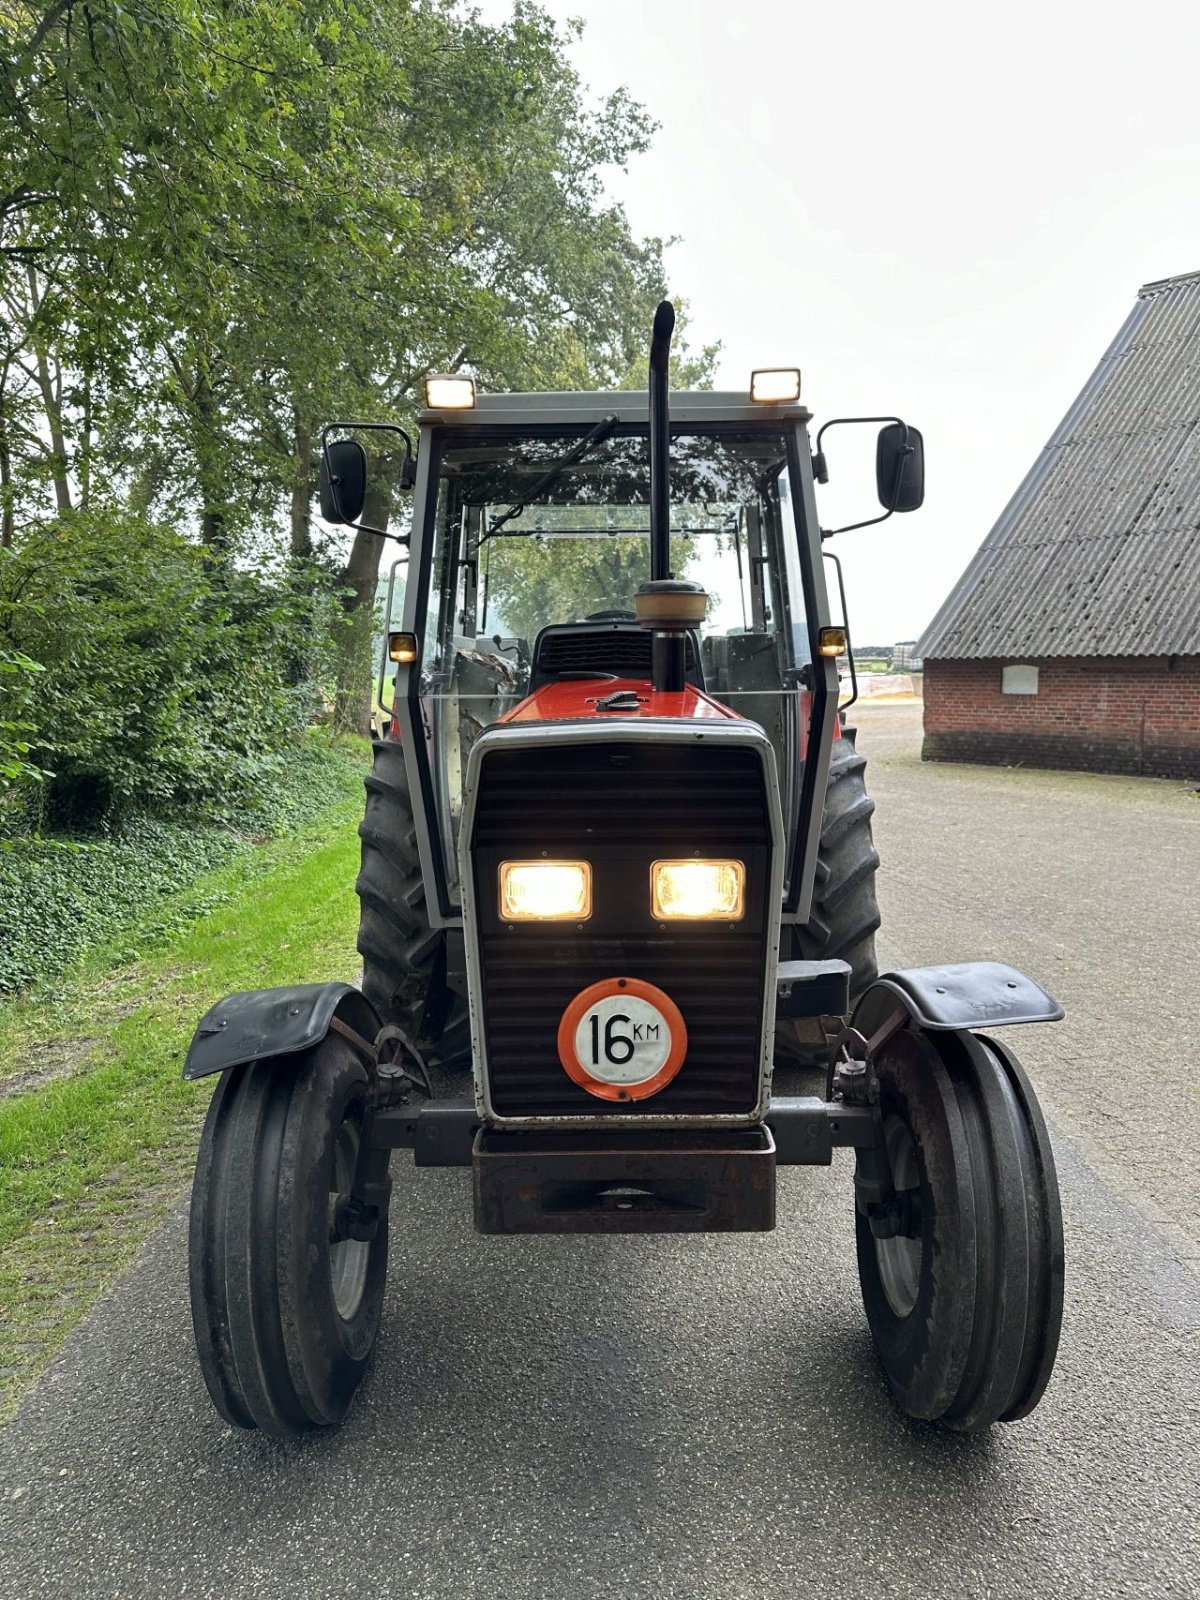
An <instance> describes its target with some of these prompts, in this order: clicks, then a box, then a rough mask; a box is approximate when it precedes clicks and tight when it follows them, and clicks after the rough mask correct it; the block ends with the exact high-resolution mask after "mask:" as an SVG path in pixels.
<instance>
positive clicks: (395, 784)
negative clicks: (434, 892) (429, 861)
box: [355, 739, 471, 1069]
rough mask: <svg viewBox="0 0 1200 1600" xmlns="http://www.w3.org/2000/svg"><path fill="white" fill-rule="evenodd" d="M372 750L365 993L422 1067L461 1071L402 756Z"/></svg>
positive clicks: (363, 918) (361, 881)
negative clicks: (409, 1043)
mask: <svg viewBox="0 0 1200 1600" xmlns="http://www.w3.org/2000/svg"><path fill="white" fill-rule="evenodd" d="M373 749H374V766H373V768H372V771H371V772H370V774H369V775H368V777H367V779H366V788H367V807H366V814H365V816H364V817H363V821H362V825H361V827H360V828H359V830H358V832H359V837H360V838H361V839H362V867H361V869H360V871H359V874H358V882H357V883H356V884H355V888H356V890H357V892H358V899H359V924H358V950H359V954H360V955H361V956H362V958H363V984H362V987H363V993H364V994H365V995H366V997H367V999H368V1000H369V1001H370V1002H371V1004H372V1005H373V1006H374V1007H375V1009H376V1011H378V1013H379V1015H380V1016H381V1017H382V1018H383V1020H384V1022H387V1023H394V1024H396V1025H397V1026H399V1027H401V1028H403V1029H404V1031H405V1032H406V1033H407V1034H408V1036H409V1038H410V1039H412V1040H413V1042H414V1043H415V1044H416V1045H417V1046H418V1048H419V1049H420V1050H421V1051H422V1052H423V1054H424V1055H425V1057H426V1059H427V1060H429V1061H430V1062H432V1063H434V1064H436V1065H439V1066H442V1067H446V1068H450V1069H453V1068H456V1067H463V1066H467V1065H469V1064H470V1060H471V1030H470V1023H469V1020H468V1014H467V1003H466V1000H465V999H464V998H463V996H462V995H459V994H455V993H454V991H453V990H452V989H451V988H450V987H449V986H448V984H447V982H446V939H445V935H444V934H443V933H442V932H441V931H440V930H439V929H436V928H431V927H430V925H429V913H428V910H427V908H426V900H425V884H424V881H423V880H422V877H421V861H420V856H419V854H418V851H417V834H416V828H415V826H414V825H413V808H412V801H411V798H410V796H409V790H408V779H407V778H406V776H405V772H404V749H403V746H402V745H401V744H400V741H399V740H398V739H377V740H375V741H374V743H373Z"/></svg>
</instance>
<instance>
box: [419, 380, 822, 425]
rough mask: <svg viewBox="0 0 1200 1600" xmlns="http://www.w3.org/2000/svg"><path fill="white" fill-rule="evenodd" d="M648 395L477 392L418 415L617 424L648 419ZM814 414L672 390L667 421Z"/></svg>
mask: <svg viewBox="0 0 1200 1600" xmlns="http://www.w3.org/2000/svg"><path fill="white" fill-rule="evenodd" d="M649 415H650V397H649V394H648V393H647V391H646V390H645V389H625V390H620V389H612V390H594V389H593V390H570V389H552V390H548V391H545V392H543V393H538V394H480V395H477V396H476V400H475V404H474V405H473V406H472V407H470V408H469V409H466V410H453V411H433V410H423V411H421V412H419V413H418V416H417V420H418V422H421V423H445V424H446V425H447V426H448V427H470V426H472V425H473V424H474V425H476V426H478V425H479V424H481V423H482V424H485V425H487V424H492V423H506V424H525V425H530V424H532V425H534V426H536V425H539V424H540V425H545V424H548V423H556V422H557V423H567V424H572V423H582V424H584V425H586V424H588V423H594V422H600V421H602V420H603V418H605V417H611V416H616V417H617V418H618V420H619V421H621V422H648V421H649ZM811 416H812V413H811V412H810V411H809V410H808V409H807V408H806V407H805V406H802V405H760V404H757V403H756V402H755V401H753V400H751V399H750V396H749V395H748V394H747V393H746V391H745V390H732V391H715V390H711V389H676V390H672V392H671V421H672V422H673V423H677V422H693V423H702V422H749V423H754V422H764V421H766V420H768V419H775V420H778V419H780V418H784V419H786V420H788V421H791V422H807V421H808V420H809V419H810V417H811Z"/></svg>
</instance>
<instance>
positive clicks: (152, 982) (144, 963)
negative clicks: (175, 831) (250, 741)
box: [0, 784, 361, 1419]
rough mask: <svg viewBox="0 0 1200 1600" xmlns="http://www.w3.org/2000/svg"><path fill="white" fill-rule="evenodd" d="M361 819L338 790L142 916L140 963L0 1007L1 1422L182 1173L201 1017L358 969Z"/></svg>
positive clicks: (190, 1138) (199, 1115)
mask: <svg viewBox="0 0 1200 1600" xmlns="http://www.w3.org/2000/svg"><path fill="white" fill-rule="evenodd" d="M355 789H356V790H357V784H356V785H355ZM360 815H361V804H360V801H359V798H358V793H357V792H355V793H354V794H353V795H352V796H351V795H350V794H349V793H347V792H345V791H343V792H342V793H340V794H339V795H338V798H337V800H336V801H335V803H334V804H333V805H331V806H330V807H329V808H328V809H327V810H326V811H325V812H324V813H323V814H321V815H320V816H318V817H317V818H314V819H312V820H310V821H309V822H308V823H307V824H305V825H304V826H302V827H301V828H300V829H299V830H298V831H297V832H295V833H293V834H291V835H289V836H287V837H285V838H282V839H278V840H274V841H272V842H270V843H268V844H265V845H263V846H261V847H260V848H259V849H258V850H256V851H255V852H254V853H253V854H252V855H249V856H246V857H242V858H241V859H239V860H237V861H236V862H233V863H231V864H230V865H228V866H226V867H223V868H221V869H220V870H218V871H216V872H213V873H210V874H208V875H207V876H206V877H204V878H203V879H201V880H199V881H198V882H197V883H196V884H194V885H193V886H192V888H191V889H189V890H188V891H187V892H186V893H185V894H182V895H179V896H177V897H175V899H174V900H173V901H171V902H169V903H168V905H167V907H166V914H165V915H164V908H162V907H159V908H158V909H156V911H155V913H154V917H155V919H156V923H157V925H158V926H159V927H161V928H166V929H169V930H170V931H169V933H168V936H167V937H166V938H165V939H164V938H161V937H160V939H159V942H158V943H157V945H156V947H155V948H154V950H153V952H152V953H150V954H148V955H146V956H144V957H143V958H142V959H141V960H138V961H136V962H134V963H131V964H126V965H124V966H118V967H116V968H115V969H114V968H113V965H112V957H113V952H112V950H111V949H108V950H106V949H98V950H96V951H94V952H93V953H92V954H91V956H90V957H89V958H87V959H86V960H85V961H84V962H83V963H82V964H81V966H80V967H79V968H78V969H77V970H76V971H75V972H74V973H72V974H71V975H70V976H69V977H68V978H67V979H65V980H64V981H63V983H62V985H61V989H60V991H59V994H58V997H57V998H55V999H54V1000H47V999H46V998H45V997H44V996H43V997H38V998H36V999H35V998H26V999H24V1000H15V1001H11V1002H9V1003H7V1004H4V1005H0V1090H3V1089H6V1088H7V1089H8V1090H10V1091H13V1090H16V1091H18V1092H15V1093H14V1092H10V1093H9V1094H7V1095H5V1096H4V1098H0V1419H5V1418H7V1416H9V1415H11V1413H12V1411H13V1410H14V1409H15V1406H16V1403H17V1401H18V1400H19V1398H20V1395H21V1393H22V1392H23V1391H24V1389H25V1388H26V1387H27V1385H28V1383H29V1382H30V1381H31V1380H32V1379H33V1378H34V1377H35V1376H36V1374H37V1373H38V1372H39V1371H41V1369H42V1368H43V1367H44V1366H45V1364H46V1362H47V1361H49V1360H50V1358H51V1357H52V1356H53V1355H54V1354H55V1353H56V1351H57V1350H58V1349H59V1348H60V1347H61V1346H62V1344H63V1342H64V1341H65V1339H66V1337H67V1335H68V1334H69V1333H70V1331H71V1329H72V1328H73V1327H74V1326H75V1324H76V1323H77V1322H78V1321H79V1320H80V1318H81V1317H83V1316H84V1315H85V1313H86V1312H87V1311H88V1310H89V1309H90V1307H91V1306H92V1305H93V1304H94V1303H95V1301H96V1300H97V1299H98V1298H99V1296H100V1295H102V1294H103V1293H104V1291H105V1290H106V1289H107V1288H108V1287H109V1286H110V1284H111V1283H112V1281H113V1280H114V1278H115V1277H116V1276H117V1275H118V1274H119V1273H120V1272H121V1270H122V1269H123V1267H124V1266H125V1265H126V1264H127V1263H128V1261H129V1260H130V1258H131V1257H132V1256H133V1255H134V1253H135V1252H136V1250H137V1248H138V1246H139V1245H140V1244H141V1242H142V1240H143V1239H144V1238H145V1237H146V1235H147V1233H148V1232H149V1231H150V1230H151V1228H153V1226H154V1225H155V1223H156V1222H157V1221H158V1220H159V1219H160V1218H161V1216H162V1215H163V1214H164V1212H165V1211H166V1210H167V1209H168V1208H169V1206H170V1205H171V1204H172V1202H173V1201H174V1200H175V1199H176V1198H177V1196H178V1195H179V1194H180V1193H181V1192H182V1190H183V1188H184V1187H185V1185H186V1183H187V1181H188V1179H189V1177H190V1175H191V1170H192V1164H193V1162H194V1159H195V1149H196V1140H197V1138H198V1135H199V1129H200V1124H201V1122H202V1120H203V1116H204V1111H205V1108H206V1106H207V1103H208V1098H209V1093H210V1090H211V1084H207V1083H199V1084H185V1083H183V1081H182V1080H181V1078H180V1076H179V1074H180V1068H181V1064H182V1060H183V1055H184V1052H185V1050H186V1048H187V1045H188V1042H189V1040H190V1038H191V1035H192V1031H193V1029H194V1028H195V1025H196V1023H197V1021H198V1020H199V1018H200V1016H201V1015H202V1013H203V1012H204V1011H205V1010H206V1009H207V1008H208V1006H210V1005H211V1004H212V1003H213V1001H214V1000H217V999H219V998H220V997H221V996H222V995H225V994H229V993H231V992H232V991H234V990H238V989H253V988H258V987H268V986H270V985H273V984H285V983H300V982H313V981H317V980H319V979H326V978H328V979H350V978H352V977H353V976H354V975H355V973H356V972H357V971H358V967H359V962H358V958H357V956H356V954H355V949H354V936H355V929H356V924H357V905H356V901H355V897H354V877H355V873H356V871H357V867H358V838H357V832H356V827H357V823H358V820H359V817H360ZM197 912H200V913H203V915H201V916H200V918H199V920H195V916H196V913H197ZM189 918H190V919H192V920H189ZM18 1074H19V1075H20V1076H17V1075H18Z"/></svg>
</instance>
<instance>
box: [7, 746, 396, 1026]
mask: <svg viewBox="0 0 1200 1600" xmlns="http://www.w3.org/2000/svg"><path fill="white" fill-rule="evenodd" d="M274 762H275V766H274V769H273V772H272V777H273V779H274V783H273V786H264V787H263V788H262V790H261V791H260V792H259V793H258V794H257V795H256V796H255V802H254V804H253V805H251V806H250V807H248V808H247V809H246V810H245V811H244V812H243V813H241V814H239V815H237V816H235V817H234V818H233V819H232V820H233V822H234V823H235V824H236V827H229V826H223V825H217V824H213V823H201V824H199V825H197V824H195V823H190V824H189V823H184V822H172V821H170V820H167V819H165V818H160V817H150V816H137V815H130V816H125V817H123V818H121V819H119V820H118V821H116V822H115V823H114V824H113V826H112V827H111V828H110V830H109V832H108V833H107V835H106V836H105V837H103V838H97V837H96V836H95V835H94V834H91V835H88V834H83V835H74V836H72V835H69V834H62V835H59V836H58V837H56V838H55V839H52V840H37V841H32V840H26V841H24V842H22V843H18V844H14V845H12V846H11V847H10V848H9V849H7V850H4V851H0V929H3V931H4V937H3V938H2V939H0V995H3V994H6V993H13V992H15V991H19V990H21V989H24V988H26V987H28V986H29V985H32V984H42V983H45V982H47V981H48V980H50V979H52V978H54V977H55V976H56V975H57V974H59V973H62V972H63V971H65V970H66V969H67V968H69V967H71V966H72V965H73V964H74V963H75V962H76V961H77V960H78V958H79V957H80V955H81V954H82V953H83V952H84V951H85V950H87V949H88V948H89V947H91V946H95V945H97V944H104V945H106V946H111V949H110V952H109V953H110V954H111V955H112V957H113V959H115V960H125V959H132V958H133V957H134V956H135V955H137V954H139V953H140V952H141V951H142V950H144V949H145V948H147V947H148V946H150V945H153V944H155V943H157V942H159V941H160V940H161V939H162V938H165V937H167V936H169V935H170V934H171V933H172V932H174V931H175V929H176V928H177V927H178V926H179V925H181V924H182V923H183V922H185V921H187V920H189V919H190V918H191V917H194V916H198V915H201V914H202V913H204V912H205V911H208V910H210V909H211V908H212V904H213V902H212V900H211V898H210V899H208V900H204V899H202V898H201V897H199V896H198V895H197V894H196V893H195V892H193V894H192V895H191V896H189V897H188V900H187V903H186V904H184V905H180V904H177V903H176V902H175V901H173V900H171V899H170V898H169V897H171V896H174V895H177V893H178V891H179V890H181V889H186V888H187V887H188V886H189V885H191V884H192V883H194V882H195V880H196V878H198V877H199V876H200V875H201V874H203V873H205V872H207V871H209V870H210V869H211V868H213V867H218V866H221V865H223V864H225V863H226V862H228V861H230V860H232V859H234V858H236V857H239V856H244V855H245V854H246V853H247V852H249V851H250V849H251V848H252V844H253V841H254V840H255V839H257V838H260V837H262V836H263V835H272V836H273V835H278V834H283V833H287V832H289V831H291V830H293V829H295V828H297V827H300V826H302V825H303V824H305V823H306V822H308V821H309V820H310V819H311V818H312V817H314V816H317V815H319V814H320V813H321V812H323V811H325V810H326V809H327V808H328V807H329V806H330V805H331V804H335V803H337V802H339V801H343V800H346V799H350V798H356V797H357V795H358V793H359V792H360V786H361V783H362V769H363V767H364V765H365V762H364V757H363V752H362V749H361V746H360V747H357V748H354V747H347V748H342V747H333V746H331V745H330V743H329V742H328V740H327V739H326V738H325V737H324V736H322V735H320V734H316V735H314V736H313V737H311V738H310V739H309V740H308V741H307V742H305V743H303V744H301V745H299V746H297V747H296V748H294V749H292V750H289V751H287V752H285V753H283V754H281V755H279V756H277V757H275V758H274ZM347 887H349V885H347Z"/></svg>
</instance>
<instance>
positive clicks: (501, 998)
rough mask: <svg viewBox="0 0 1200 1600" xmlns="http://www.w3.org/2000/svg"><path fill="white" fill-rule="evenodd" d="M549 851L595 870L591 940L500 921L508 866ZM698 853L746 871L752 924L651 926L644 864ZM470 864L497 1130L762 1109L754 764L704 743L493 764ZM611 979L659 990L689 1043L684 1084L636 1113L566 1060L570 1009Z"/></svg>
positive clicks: (764, 861) (762, 841)
mask: <svg viewBox="0 0 1200 1600" xmlns="http://www.w3.org/2000/svg"><path fill="white" fill-rule="evenodd" d="M542 851H546V853H547V854H548V855H550V856H551V857H554V856H557V855H561V856H564V857H568V858H580V857H582V858H584V859H587V860H589V861H591V863H592V870H593V883H594V905H593V915H592V917H591V919H590V920H589V921H588V922H586V923H584V924H583V926H582V928H577V927H575V926H570V927H565V926H561V925H560V926H557V927H554V926H516V927H512V928H509V927H507V926H506V925H504V924H502V923H501V922H500V921H499V919H498V916H497V903H496V902H497V892H496V891H497V878H498V872H499V864H500V862H501V861H502V860H505V859H508V858H510V857H513V856H522V855H525V854H533V855H538V854H540V853H541V852H542ZM696 852H699V853H700V854H703V855H724V856H736V857H737V858H738V859H741V860H743V861H745V863H746V867H747V908H746V915H745V917H744V918H743V919H742V920H741V921H740V922H738V923H736V924H734V925H733V926H732V927H730V926H729V925H728V924H725V923H693V924H688V925H680V926H679V927H678V928H677V929H672V930H671V931H670V932H669V933H668V932H664V931H663V930H662V929H661V928H660V927H659V926H658V924H657V923H655V922H654V920H653V919H652V917H651V915H650V865H651V863H652V862H653V861H654V860H656V859H658V858H659V857H662V856H688V855H691V854H693V853H696ZM474 859H475V876H476V903H477V906H478V916H479V933H480V956H481V966H482V1015H483V1024H484V1028H485V1031H486V1046H487V1064H488V1075H489V1079H490V1084H491V1094H492V1103H493V1106H494V1107H495V1109H496V1111H497V1112H498V1113H499V1114H500V1115H502V1116H571V1115H576V1116H581V1117H592V1116H596V1115H597V1114H600V1113H603V1114H605V1115H619V1116H632V1117H635V1118H636V1117H637V1116H638V1115H639V1114H642V1115H645V1114H655V1115H664V1114H675V1115H684V1114H687V1115H703V1114H713V1113H718V1112H725V1113H737V1112H748V1111H750V1110H751V1109H752V1108H753V1106H754V1103H755V1100H756V1099H757V1094H758V1083H759V1072H760V1064H761V1028H762V1010H763V975H764V966H765V960H766V928H767V924H768V920H769V919H768V915H767V911H768V908H767V893H768V884H769V880H770V870H769V869H770V836H769V829H768V823H767V808H766V794H765V789H764V778H763V771H762V765H761V762H760V761H759V759H758V756H757V754H756V752H755V751H754V750H752V749H748V748H728V747H727V748H723V749H719V748H717V747H715V746H714V745H712V744H709V745H701V744H700V743H699V741H696V742H694V743H689V744H686V745H682V744H679V743H672V744H671V745H669V746H668V745H666V744H663V745H651V744H642V743H614V744H612V745H609V744H604V745H588V746H582V745H581V746H564V745H556V746H540V747H532V748H531V747H528V746H526V747H524V748H521V749H517V748H514V749H512V750H493V751H491V752H489V754H488V755H487V756H486V758H485V759H484V761H483V764H482V767H481V770H480V778H479V793H478V801H477V809H476V825H475V833H474ZM617 976H628V977H636V978H641V979H644V980H645V981H647V982H649V983H653V984H656V985H657V986H658V987H659V988H661V989H663V990H664V991H665V992H666V993H667V994H669V995H670V997H671V998H672V1000H674V1001H675V1003H676V1005H677V1006H678V1007H679V1009H680V1011H681V1012H682V1013H683V1017H684V1021H685V1023H686V1024H687V1029H688V1053H687V1056H686V1058H685V1060H684V1063H683V1066H682V1067H681V1069H680V1071H679V1074H678V1076H677V1077H676V1078H675V1079H674V1080H673V1082H672V1083H670V1084H669V1085H668V1086H667V1087H666V1088H665V1089H663V1090H661V1091H660V1092H659V1093H658V1094H656V1095H654V1096H652V1097H651V1098H650V1099H649V1100H645V1101H639V1102H635V1103H632V1104H621V1103H614V1102H610V1101H600V1100H597V1099H596V1098H595V1097H594V1096H592V1095H589V1094H588V1093H587V1092H586V1090H584V1089H581V1088H579V1087H578V1085H576V1084H574V1083H573V1082H572V1081H571V1080H570V1079H569V1078H568V1077H567V1075H566V1073H565V1071H564V1070H563V1067H562V1065H561V1063H560V1061H559V1059H558V1048H557V1032H558V1024H559V1019H560V1017H561V1016H562V1013H563V1011H564V1010H565V1009H566V1007H567V1005H568V1004H569V1002H570V1001H571V1000H572V999H573V998H574V996H575V995H576V994H578V993H579V991H580V990H581V989H583V988H586V987H587V986H588V985H589V984H592V983H595V982H597V981H598V980H599V979H601V978H607V977H617Z"/></svg>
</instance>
